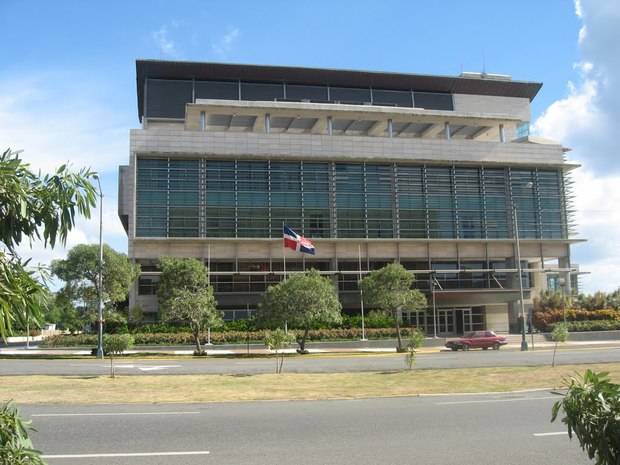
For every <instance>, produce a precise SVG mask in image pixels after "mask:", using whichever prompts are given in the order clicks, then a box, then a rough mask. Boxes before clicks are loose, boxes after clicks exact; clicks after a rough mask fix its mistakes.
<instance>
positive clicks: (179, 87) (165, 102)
mask: <svg viewBox="0 0 620 465" xmlns="http://www.w3.org/2000/svg"><path fill="white" fill-rule="evenodd" d="M191 101H192V81H173V80H163V79H147V81H146V116H147V117H149V118H185V104H186V103H190V102H191Z"/></svg>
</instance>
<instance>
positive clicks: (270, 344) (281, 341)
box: [264, 328, 295, 374]
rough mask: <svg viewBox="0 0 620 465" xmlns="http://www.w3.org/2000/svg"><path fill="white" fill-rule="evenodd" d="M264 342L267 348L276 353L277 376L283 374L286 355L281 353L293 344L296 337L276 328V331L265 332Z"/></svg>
mask: <svg viewBox="0 0 620 465" xmlns="http://www.w3.org/2000/svg"><path fill="white" fill-rule="evenodd" d="M264 340H265V346H266V347H267V348H268V349H269V350H273V351H274V352H275V353H276V374H279V373H282V365H284V353H282V352H280V351H281V350H282V349H284V348H286V346H288V345H289V344H291V343H292V342H293V341H294V340H295V337H294V336H293V335H292V334H287V332H286V331H284V330H283V329H282V328H276V329H275V330H274V331H265V339H264Z"/></svg>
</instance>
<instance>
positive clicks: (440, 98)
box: [413, 92, 454, 111]
mask: <svg viewBox="0 0 620 465" xmlns="http://www.w3.org/2000/svg"><path fill="white" fill-rule="evenodd" d="M413 99H414V101H415V107H416V108H426V109H427V110H450V111H451V110H454V107H453V105H452V94H436V93H430V92H414V93H413Z"/></svg>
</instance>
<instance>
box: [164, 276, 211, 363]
mask: <svg viewBox="0 0 620 465" xmlns="http://www.w3.org/2000/svg"><path fill="white" fill-rule="evenodd" d="M172 295H173V297H172V298H171V299H170V300H169V301H168V304H167V307H166V310H165V313H164V317H165V319H166V320H167V321H182V322H185V323H188V324H189V327H190V329H191V332H192V337H193V339H194V345H195V346H196V350H194V355H206V352H205V351H204V350H203V349H202V346H201V345H200V333H201V332H202V329H203V328H205V327H211V328H215V327H218V326H221V325H222V324H223V320H222V313H221V312H220V311H218V310H217V308H216V301H215V297H214V296H213V288H212V287H211V286H209V287H206V288H203V289H198V290H191V289H178V290H177V291H175V292H174V293H173V294H172Z"/></svg>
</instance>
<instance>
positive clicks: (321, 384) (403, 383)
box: [0, 363, 620, 404]
mask: <svg viewBox="0 0 620 465" xmlns="http://www.w3.org/2000/svg"><path fill="white" fill-rule="evenodd" d="M586 368H590V369H592V370H596V371H607V372H609V373H610V374H611V376H612V378H613V379H614V380H615V381H616V382H619V381H620V363H606V364H592V365H563V366H558V367H556V368H551V367H506V368H468V369H449V370H413V371H399V372H373V373H333V374H296V373H289V374H287V373H284V374H281V375H276V374H262V375H179V376H172V375H164V376H144V375H142V376H117V377H116V378H115V379H112V378H109V377H104V376H95V377H87V376H4V377H2V378H0V401H4V400H9V399H13V400H14V401H15V402H17V403H20V404H26V403H49V404H101V403H154V402H218V401H244V400H293V399H296V400H301V399H308V400H310V399H357V398H364V397H389V396H415V395H418V394H438V393H457V392H472V393H473V392H487V391H494V392H503V391H511V390H519V389H530V388H545V387H560V386H561V384H562V379H563V378H564V377H566V376H570V375H572V374H574V373H575V372H580V373H581V372H583V371H585V369H586ZM284 369H285V370H286V363H285V364H284Z"/></svg>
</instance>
